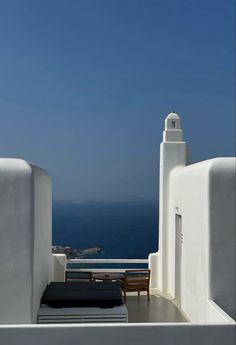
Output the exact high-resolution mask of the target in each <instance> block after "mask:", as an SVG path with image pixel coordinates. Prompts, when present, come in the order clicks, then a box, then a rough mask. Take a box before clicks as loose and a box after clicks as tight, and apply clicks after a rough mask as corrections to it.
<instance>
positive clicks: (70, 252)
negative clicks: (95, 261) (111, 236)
mask: <svg viewBox="0 0 236 345" xmlns="http://www.w3.org/2000/svg"><path fill="white" fill-rule="evenodd" d="M101 252H102V248H100V247H91V248H85V249H75V248H72V247H69V246H66V247H63V246H52V253H53V254H66V256H67V259H82V258H83V257H84V256H85V255H86V256H87V255H94V254H98V253H101Z"/></svg>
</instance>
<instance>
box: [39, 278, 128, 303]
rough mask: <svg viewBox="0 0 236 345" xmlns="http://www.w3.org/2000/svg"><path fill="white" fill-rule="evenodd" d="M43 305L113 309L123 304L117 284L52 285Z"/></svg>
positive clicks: (69, 283)
mask: <svg viewBox="0 0 236 345" xmlns="http://www.w3.org/2000/svg"><path fill="white" fill-rule="evenodd" d="M41 304H46V305H48V306H50V307H52V308H66V307H67V308H68V307H99V308H112V307H115V306H119V305H121V304H123V298H122V293H121V289H120V287H119V284H118V283H116V282H79V283H71V282H67V283H51V284H49V285H48V286H47V288H46V289H45V291H44V293H43V296H42V299H41Z"/></svg>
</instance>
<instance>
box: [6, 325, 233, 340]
mask: <svg viewBox="0 0 236 345" xmlns="http://www.w3.org/2000/svg"><path fill="white" fill-rule="evenodd" d="M0 344H7V345H19V344H24V345H32V344H34V345H42V344H50V345H65V344H79V345H94V344H97V345H102V344H106V345H110V344H112V345H121V344H122V345H143V344H147V345H157V344H158V345H222V344H224V345H235V326H234V325H231V324H225V325H222V324H217V325H196V324H195V325H193V324H133V325H132V324H127V325H121V324H116V325H107V324H106V325H104V324H102V325H92V324H90V325H48V326H45V325H37V326H33V325H32V326H28V327H26V326H18V327H16V326H11V327H3V326H0Z"/></svg>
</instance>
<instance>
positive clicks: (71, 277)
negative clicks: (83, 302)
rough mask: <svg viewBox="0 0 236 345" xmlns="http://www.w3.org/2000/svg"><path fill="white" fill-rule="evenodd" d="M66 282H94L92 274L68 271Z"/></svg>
mask: <svg viewBox="0 0 236 345" xmlns="http://www.w3.org/2000/svg"><path fill="white" fill-rule="evenodd" d="M65 281H66V282H70V283H71V282H75V283H76V282H84V281H92V272H86V271H72V270H66V276H65Z"/></svg>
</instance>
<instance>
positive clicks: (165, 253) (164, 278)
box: [157, 113, 187, 293]
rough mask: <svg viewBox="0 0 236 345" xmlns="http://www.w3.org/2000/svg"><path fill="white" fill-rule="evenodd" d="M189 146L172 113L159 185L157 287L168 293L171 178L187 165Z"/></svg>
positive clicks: (167, 121) (167, 120)
mask: <svg viewBox="0 0 236 345" xmlns="http://www.w3.org/2000/svg"><path fill="white" fill-rule="evenodd" d="M186 156H187V148H186V143H185V142H184V141H183V131H182V129H181V123H180V118H179V116H178V115H177V114H176V113H170V114H169V115H168V116H167V118H166V119H165V130H164V132H163V142H162V143H161V146H160V185H159V250H158V262H157V270H158V271H157V288H158V289H159V290H160V291H162V292H163V293H168V276H169V274H168V270H169V253H170V250H171V248H170V229H169V228H168V225H169V224H168V223H169V212H170V210H169V178H170V173H171V171H172V169H173V168H176V167H177V166H185V165H186V159H187V158H186Z"/></svg>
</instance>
